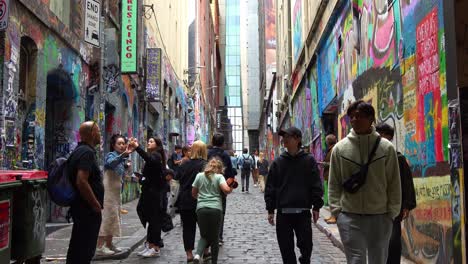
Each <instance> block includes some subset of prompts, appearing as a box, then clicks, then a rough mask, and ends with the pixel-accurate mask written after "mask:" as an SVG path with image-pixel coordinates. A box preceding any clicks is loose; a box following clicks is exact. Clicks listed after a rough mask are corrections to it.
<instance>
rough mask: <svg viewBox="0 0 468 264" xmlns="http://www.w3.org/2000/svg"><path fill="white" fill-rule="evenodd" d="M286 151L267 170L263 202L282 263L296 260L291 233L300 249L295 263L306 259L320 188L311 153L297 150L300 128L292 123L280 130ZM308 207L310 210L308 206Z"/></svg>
mask: <svg viewBox="0 0 468 264" xmlns="http://www.w3.org/2000/svg"><path fill="white" fill-rule="evenodd" d="M279 135H280V136H281V137H282V138H283V144H284V147H285V148H286V151H285V152H283V153H282V154H281V155H280V156H279V157H278V158H276V159H275V160H274V161H273V162H272V164H271V166H270V170H269V172H268V176H267V182H266V187H265V203H266V210H267V211H268V222H269V223H270V224H271V225H274V224H275V220H274V217H275V210H276V237H277V239H278V244H279V248H280V252H281V257H282V258H283V263H288V264H292V263H297V259H296V254H295V252H294V234H296V238H297V247H298V248H299V250H300V252H301V256H300V257H299V263H310V261H311V260H310V258H311V255H312V247H313V243H312V220H313V221H314V223H316V222H317V220H318V218H319V211H320V208H322V206H323V199H322V195H323V189H322V181H321V179H320V175H319V170H318V166H317V163H316V161H315V159H314V157H313V156H312V155H311V154H307V153H305V152H304V151H303V150H301V145H302V144H301V140H302V132H301V131H300V130H299V129H298V128H296V127H290V128H288V129H284V130H280V132H279ZM311 209H312V214H311V211H310V210H311Z"/></svg>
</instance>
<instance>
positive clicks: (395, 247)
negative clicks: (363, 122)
mask: <svg viewBox="0 0 468 264" xmlns="http://www.w3.org/2000/svg"><path fill="white" fill-rule="evenodd" d="M375 129H376V131H377V132H378V133H379V134H380V136H382V137H383V138H386V139H388V140H389V141H392V139H393V136H394V134H395V130H394V129H393V127H391V126H390V125H388V124H385V123H382V124H379V125H377V126H376V127H375ZM397 156H398V166H399V169H400V179H401V210H400V215H398V216H397V217H396V218H395V219H394V220H393V229H392V236H391V237H390V244H389V248H388V258H387V264H393V263H400V259H401V221H403V220H405V219H406V218H408V216H409V212H410V211H411V210H413V209H414V208H416V192H415V190H414V183H413V175H412V173H411V169H410V167H409V165H408V162H407V161H406V157H405V156H404V155H403V154H401V153H400V152H397Z"/></svg>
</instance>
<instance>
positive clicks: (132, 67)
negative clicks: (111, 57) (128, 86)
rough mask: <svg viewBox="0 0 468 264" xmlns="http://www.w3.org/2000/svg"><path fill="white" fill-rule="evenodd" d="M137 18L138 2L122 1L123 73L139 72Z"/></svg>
mask: <svg viewBox="0 0 468 264" xmlns="http://www.w3.org/2000/svg"><path fill="white" fill-rule="evenodd" d="M137 17H138V8H137V1H135V0H122V37H121V38H122V40H121V45H120V46H121V52H120V62H121V63H120V64H121V65H120V68H121V72H122V73H136V72H137V32H138V30H137Z"/></svg>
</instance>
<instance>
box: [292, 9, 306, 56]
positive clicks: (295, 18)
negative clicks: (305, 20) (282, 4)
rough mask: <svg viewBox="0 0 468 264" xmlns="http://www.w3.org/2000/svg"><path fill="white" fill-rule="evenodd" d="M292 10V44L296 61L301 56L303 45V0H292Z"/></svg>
mask: <svg viewBox="0 0 468 264" xmlns="http://www.w3.org/2000/svg"><path fill="white" fill-rule="evenodd" d="M291 10H292V16H291V18H292V21H291V24H292V26H293V28H292V46H293V59H294V62H296V61H297V59H298V58H299V52H301V48H302V45H303V36H302V25H303V24H302V0H294V1H291Z"/></svg>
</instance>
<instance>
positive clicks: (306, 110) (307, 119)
mask: <svg viewBox="0 0 468 264" xmlns="http://www.w3.org/2000/svg"><path fill="white" fill-rule="evenodd" d="M311 99H312V98H311V94H310V87H309V85H308V82H304V85H302V86H300V87H299V88H298V90H297V92H296V95H295V99H294V102H293V103H292V115H291V124H292V125H293V126H295V127H297V128H299V129H300V130H301V131H302V143H303V144H304V145H306V144H307V145H308V144H309V143H310V142H311V139H312V130H311V127H312V125H311V122H312V116H311V114H312V104H311Z"/></svg>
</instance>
